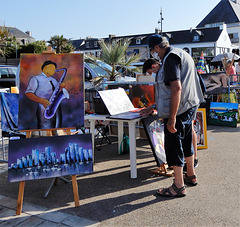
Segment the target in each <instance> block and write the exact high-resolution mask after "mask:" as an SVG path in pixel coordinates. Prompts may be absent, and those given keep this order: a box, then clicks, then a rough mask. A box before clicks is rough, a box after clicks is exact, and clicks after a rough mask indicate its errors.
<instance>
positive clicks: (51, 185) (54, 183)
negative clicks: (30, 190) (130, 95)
mask: <svg viewBox="0 0 240 227" xmlns="http://www.w3.org/2000/svg"><path fill="white" fill-rule="evenodd" d="M53 185H57V177H56V178H54V179H53V180H52V182H51V184H50V186H49V188H48V190H47V191H46V193H45V195H44V196H43V198H44V199H46V198H47V196H48V194H49V192H50V191H51V189H52V187H53Z"/></svg>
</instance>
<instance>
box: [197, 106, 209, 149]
mask: <svg viewBox="0 0 240 227" xmlns="http://www.w3.org/2000/svg"><path fill="white" fill-rule="evenodd" d="M206 121H207V120H206V109H204V108H199V109H198V110H197V115H196V119H195V121H194V130H195V132H196V134H197V149H205V148H208V145H207V123H206Z"/></svg>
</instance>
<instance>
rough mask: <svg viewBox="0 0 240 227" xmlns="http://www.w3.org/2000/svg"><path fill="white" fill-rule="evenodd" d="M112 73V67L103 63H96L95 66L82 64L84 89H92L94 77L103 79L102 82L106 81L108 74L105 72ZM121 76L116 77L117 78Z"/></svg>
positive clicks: (86, 63) (87, 63)
mask: <svg viewBox="0 0 240 227" xmlns="http://www.w3.org/2000/svg"><path fill="white" fill-rule="evenodd" d="M104 69H107V70H109V71H112V67H111V66H110V65H108V64H107V63H105V62H102V61H97V64H93V63H89V62H84V77H85V89H93V88H94V84H93V82H91V80H92V79H94V78H96V77H104V80H105V81H106V80H108V77H110V76H109V73H108V71H107V70H104ZM119 77H121V76H118V78H119Z"/></svg>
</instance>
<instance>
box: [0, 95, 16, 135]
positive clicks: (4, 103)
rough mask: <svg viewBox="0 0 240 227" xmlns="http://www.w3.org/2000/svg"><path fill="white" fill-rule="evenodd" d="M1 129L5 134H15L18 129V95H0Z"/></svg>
mask: <svg viewBox="0 0 240 227" xmlns="http://www.w3.org/2000/svg"><path fill="white" fill-rule="evenodd" d="M0 100H1V129H2V131H4V132H8V133H11V132H14V131H16V130H17V129H18V126H17V124H18V94H12V93H4V92H1V93H0Z"/></svg>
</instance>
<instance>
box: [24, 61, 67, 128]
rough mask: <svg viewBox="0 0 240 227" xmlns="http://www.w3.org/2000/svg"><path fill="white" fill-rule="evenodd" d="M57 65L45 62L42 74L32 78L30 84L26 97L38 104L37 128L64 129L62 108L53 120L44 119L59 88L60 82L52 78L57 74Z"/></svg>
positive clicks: (62, 84) (63, 84)
mask: <svg viewBox="0 0 240 227" xmlns="http://www.w3.org/2000/svg"><path fill="white" fill-rule="evenodd" d="M56 68H57V64H56V63H55V62H52V61H45V62H44V63H43V65H42V67H41V69H42V73H41V74H39V75H36V76H33V77H31V79H30V80H29V83H28V87H27V90H26V92H25V94H26V96H27V97H28V98H29V99H31V100H32V101H34V102H37V103H38V107H37V124H38V125H37V128H38V129H50V128H61V127H62V111H61V106H59V107H58V109H57V111H56V114H55V115H54V116H53V117H52V118H51V119H46V118H45V117H44V112H45V109H46V108H47V107H48V106H49V105H50V104H51V103H50V102H49V99H50V97H51V95H52V93H53V91H54V90H55V88H56V87H57V86H58V81H57V80H56V79H54V78H53V77H52V76H53V75H54V74H55V71H56ZM59 86H60V88H63V87H65V83H64V82H63V83H61V84H60V85H59Z"/></svg>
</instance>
